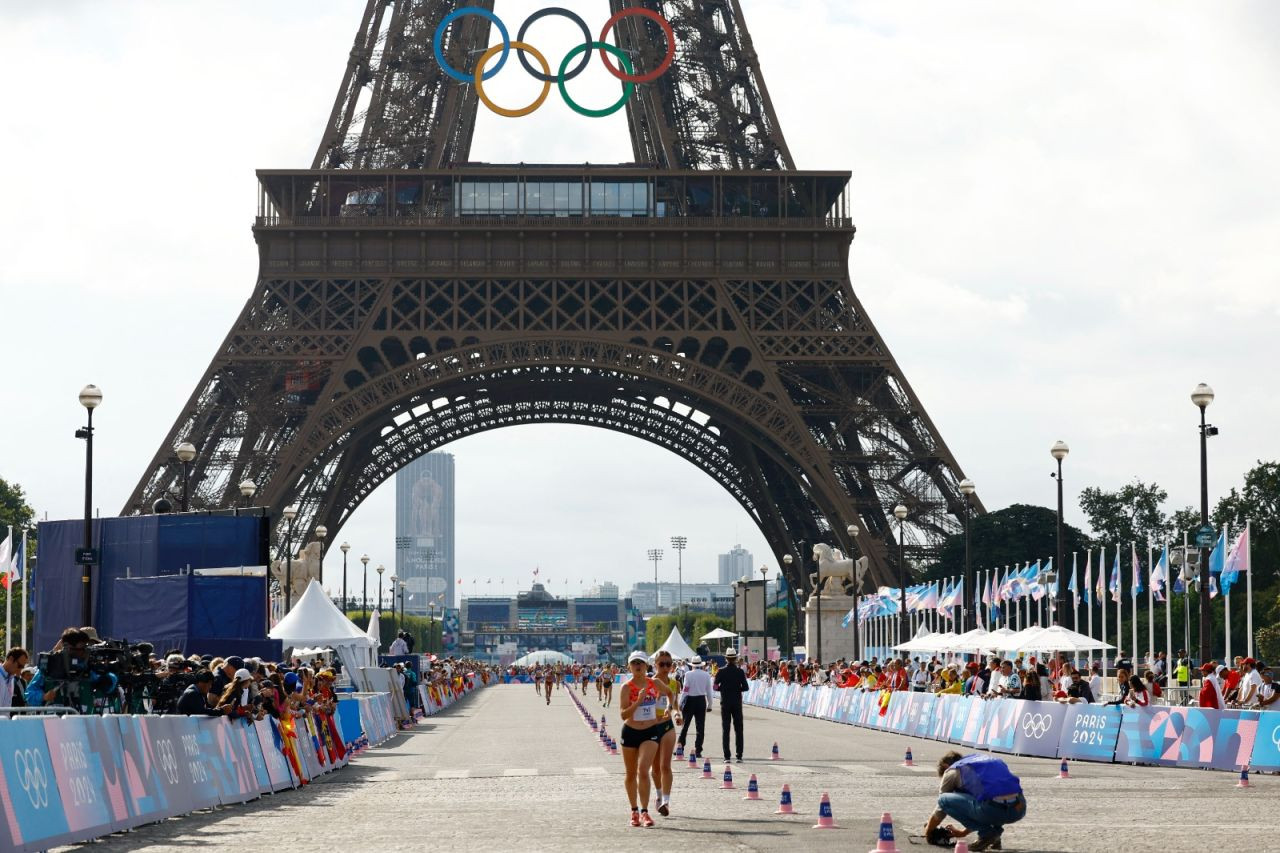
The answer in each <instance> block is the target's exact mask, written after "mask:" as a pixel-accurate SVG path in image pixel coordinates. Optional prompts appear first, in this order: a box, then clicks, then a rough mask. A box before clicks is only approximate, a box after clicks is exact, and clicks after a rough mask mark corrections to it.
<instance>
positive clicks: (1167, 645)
mask: <svg viewBox="0 0 1280 853" xmlns="http://www.w3.org/2000/svg"><path fill="white" fill-rule="evenodd" d="M1168 553H1169V540H1168V539H1166V540H1165V541H1164V550H1162V551H1161V552H1160V556H1161V557H1162V558H1163V557H1164V555H1166V554H1168ZM1172 575H1173V573H1172V572H1170V571H1169V561H1168V560H1165V563H1164V674H1165V684H1172V683H1173V577H1172Z"/></svg>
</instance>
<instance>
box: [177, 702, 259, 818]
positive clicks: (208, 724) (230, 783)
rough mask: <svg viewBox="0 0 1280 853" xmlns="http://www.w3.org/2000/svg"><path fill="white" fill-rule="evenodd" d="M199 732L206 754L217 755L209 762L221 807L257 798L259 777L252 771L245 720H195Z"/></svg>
mask: <svg viewBox="0 0 1280 853" xmlns="http://www.w3.org/2000/svg"><path fill="white" fill-rule="evenodd" d="M192 719H194V720H195V721H196V725H197V728H198V729H199V733H200V738H199V741H200V747H201V749H202V750H210V751H211V752H206V753H205V754H206V755H209V754H213V755H216V759H215V760H213V761H207V762H206V766H208V767H209V768H210V771H211V774H212V775H213V776H214V777H215V778H216V780H217V784H218V791H219V794H218V799H219V800H220V801H221V802H222V804H223V805H224V806H225V805H230V804H232V803H243V802H246V801H248V800H254V799H257V797H258V777H257V776H256V775H255V774H254V772H253V762H252V760H251V759H250V758H249V747H248V744H247V743H246V741H245V737H244V732H245V729H246V728H248V726H247V724H246V721H244V720H231V719H228V718H226V717H193V718H192Z"/></svg>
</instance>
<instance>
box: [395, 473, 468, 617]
mask: <svg viewBox="0 0 1280 853" xmlns="http://www.w3.org/2000/svg"><path fill="white" fill-rule="evenodd" d="M453 496H454V491H453V454H452V453H439V452H437V453H428V454H426V455H425V456H419V457H418V458H417V459H415V460H413V461H412V462H410V463H409V464H408V465H406V466H404V467H403V468H401V469H400V470H399V471H397V472H396V576H397V577H399V578H402V579H404V580H405V581H406V582H407V583H408V588H407V590H406V592H405V601H404V609H405V612H406V613H426V612H427V607H428V605H435V606H436V607H437V608H439V607H440V606H441V605H444V606H446V607H457V606H458V605H457V598H458V596H457V594H456V592H455V589H454V587H455V579H454V501H453ZM441 596H443V598H442V597H441ZM436 612H437V613H438V612H439V610H437V611H436Z"/></svg>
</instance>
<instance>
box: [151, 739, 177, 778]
mask: <svg viewBox="0 0 1280 853" xmlns="http://www.w3.org/2000/svg"><path fill="white" fill-rule="evenodd" d="M155 745H156V765H157V766H158V767H159V768H160V770H161V771H163V772H164V777H165V778H166V779H168V780H169V784H170V785H176V784H178V756H177V754H176V753H175V752H174V749H173V741H170V740H157V741H156V742H155Z"/></svg>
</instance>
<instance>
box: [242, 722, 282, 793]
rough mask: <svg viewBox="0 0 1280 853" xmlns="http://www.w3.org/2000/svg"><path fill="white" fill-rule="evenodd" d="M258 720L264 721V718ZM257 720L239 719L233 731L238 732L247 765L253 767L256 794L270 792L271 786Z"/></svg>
mask: <svg viewBox="0 0 1280 853" xmlns="http://www.w3.org/2000/svg"><path fill="white" fill-rule="evenodd" d="M258 722H266V720H265V719H263V720H259V721H258ZM258 722H254V721H252V720H241V721H240V723H239V724H238V725H237V726H235V728H234V731H236V732H239V733H240V738H239V741H238V742H239V743H243V744H244V754H245V755H247V756H248V759H249V765H250V766H251V767H252V768H253V779H254V783H255V784H256V785H257V788H258V794H259V795H261V794H270V793H271V792H272V790H274V789H273V787H272V784H271V773H270V771H268V770H267V757H266V755H264V754H263V752H262V743H261V742H260V741H259V740H258V731H257V728H258Z"/></svg>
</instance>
